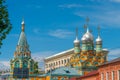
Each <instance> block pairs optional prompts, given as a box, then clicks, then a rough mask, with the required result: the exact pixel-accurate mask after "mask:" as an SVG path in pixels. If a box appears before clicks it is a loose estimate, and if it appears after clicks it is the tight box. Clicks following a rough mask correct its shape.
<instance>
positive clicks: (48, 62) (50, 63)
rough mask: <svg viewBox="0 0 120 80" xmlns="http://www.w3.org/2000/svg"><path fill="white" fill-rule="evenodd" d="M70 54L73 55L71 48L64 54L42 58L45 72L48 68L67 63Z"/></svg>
mask: <svg viewBox="0 0 120 80" xmlns="http://www.w3.org/2000/svg"><path fill="white" fill-rule="evenodd" d="M72 55H73V50H72V51H70V52H66V53H64V54H60V55H57V56H54V57H51V58H48V59H45V60H44V62H45V72H48V71H49V70H50V69H55V68H59V67H62V66H66V65H67V64H68V63H69V61H70V58H71V56H72Z"/></svg>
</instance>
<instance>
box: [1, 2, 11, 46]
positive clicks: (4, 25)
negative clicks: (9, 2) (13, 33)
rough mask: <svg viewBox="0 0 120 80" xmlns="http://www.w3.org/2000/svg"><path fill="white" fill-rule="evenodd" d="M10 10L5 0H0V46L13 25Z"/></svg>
mask: <svg viewBox="0 0 120 80" xmlns="http://www.w3.org/2000/svg"><path fill="white" fill-rule="evenodd" d="M8 16H9V15H8V10H7V6H6V4H5V0H0V48H1V46H2V41H3V40H4V39H5V38H6V36H7V34H9V32H10V30H11V29H12V25H11V23H10V20H9V18H8Z"/></svg>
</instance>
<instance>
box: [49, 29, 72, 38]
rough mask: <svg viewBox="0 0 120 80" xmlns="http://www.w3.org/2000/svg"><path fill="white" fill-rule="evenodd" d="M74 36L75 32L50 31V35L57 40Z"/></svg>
mask: <svg viewBox="0 0 120 80" xmlns="http://www.w3.org/2000/svg"><path fill="white" fill-rule="evenodd" d="M72 34H73V32H70V31H67V30H62V29H57V30H55V31H50V32H49V35H50V36H54V37H57V38H66V37H70V36H71V35H72Z"/></svg>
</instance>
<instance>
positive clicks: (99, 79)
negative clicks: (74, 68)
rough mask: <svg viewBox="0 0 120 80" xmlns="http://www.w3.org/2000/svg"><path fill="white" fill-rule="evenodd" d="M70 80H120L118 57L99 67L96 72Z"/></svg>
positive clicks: (119, 60)
mask: <svg viewBox="0 0 120 80" xmlns="http://www.w3.org/2000/svg"><path fill="white" fill-rule="evenodd" d="M70 80H120V57H119V58H116V59H114V60H112V61H109V62H106V63H104V64H102V65H100V66H99V67H98V70H97V71H91V72H90V73H88V74H86V75H83V76H81V77H79V78H78V77H75V78H71V79H70Z"/></svg>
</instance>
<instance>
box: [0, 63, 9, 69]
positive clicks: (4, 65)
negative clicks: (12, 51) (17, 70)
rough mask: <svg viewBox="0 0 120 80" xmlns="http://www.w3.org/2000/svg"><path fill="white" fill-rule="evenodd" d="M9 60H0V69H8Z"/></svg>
mask: <svg viewBox="0 0 120 80" xmlns="http://www.w3.org/2000/svg"><path fill="white" fill-rule="evenodd" d="M9 69H10V62H9V61H0V71H4V70H9Z"/></svg>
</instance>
